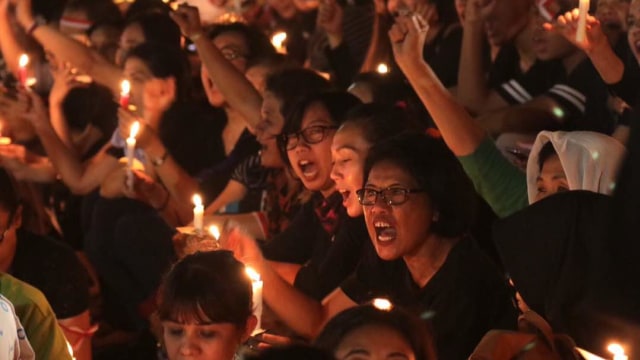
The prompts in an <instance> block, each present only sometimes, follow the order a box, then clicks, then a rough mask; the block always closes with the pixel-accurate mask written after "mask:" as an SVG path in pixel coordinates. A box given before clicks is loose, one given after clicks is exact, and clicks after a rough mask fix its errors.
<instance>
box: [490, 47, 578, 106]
mask: <svg viewBox="0 0 640 360" xmlns="http://www.w3.org/2000/svg"><path fill="white" fill-rule="evenodd" d="M512 60H514V61H518V62H519V61H520V59H519V58H514V59H512ZM497 61H498V60H497ZM499 61H506V59H505V60H499ZM495 71H497V69H495ZM496 76H497V75H496ZM565 77H566V76H565V71H564V68H563V67H562V64H561V63H560V62H559V61H536V62H535V63H534V64H533V65H532V66H531V68H530V69H529V70H528V71H527V72H525V73H523V72H522V71H520V68H519V67H518V70H517V71H516V72H515V74H514V76H513V77H512V78H510V79H508V80H506V81H504V82H503V83H501V84H499V85H497V86H496V87H495V89H496V91H498V93H499V94H500V96H501V97H502V98H503V99H504V100H505V101H506V102H508V103H509V104H511V105H517V104H524V103H526V102H528V101H531V100H532V99H533V98H534V97H536V96H538V95H540V94H543V93H544V92H545V91H547V90H549V89H550V88H551V87H552V86H553V85H554V84H555V83H556V82H557V81H558V80H562V79H564V78H565Z"/></svg>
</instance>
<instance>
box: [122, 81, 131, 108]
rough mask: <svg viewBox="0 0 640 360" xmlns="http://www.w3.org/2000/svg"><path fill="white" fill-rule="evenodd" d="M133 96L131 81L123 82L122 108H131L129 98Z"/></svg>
mask: <svg viewBox="0 0 640 360" xmlns="http://www.w3.org/2000/svg"><path fill="white" fill-rule="evenodd" d="M130 94H131V83H129V80H122V82H121V83H120V106H121V107H123V108H125V109H126V108H127V107H128V106H129V97H130Z"/></svg>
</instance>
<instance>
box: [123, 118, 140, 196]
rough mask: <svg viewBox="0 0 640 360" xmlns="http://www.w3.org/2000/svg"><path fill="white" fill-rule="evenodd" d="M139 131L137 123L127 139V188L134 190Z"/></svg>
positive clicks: (132, 127)
mask: <svg viewBox="0 0 640 360" xmlns="http://www.w3.org/2000/svg"><path fill="white" fill-rule="evenodd" d="M138 131H140V123H139V122H137V121H136V122H134V123H133V125H131V130H130V132H129V137H128V138H127V148H126V155H127V187H128V188H129V189H133V159H134V153H135V150H136V136H137V135H138Z"/></svg>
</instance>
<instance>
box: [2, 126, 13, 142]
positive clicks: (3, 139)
mask: <svg viewBox="0 0 640 360" xmlns="http://www.w3.org/2000/svg"><path fill="white" fill-rule="evenodd" d="M10 144H11V138H10V137H6V136H2V123H0V145H10Z"/></svg>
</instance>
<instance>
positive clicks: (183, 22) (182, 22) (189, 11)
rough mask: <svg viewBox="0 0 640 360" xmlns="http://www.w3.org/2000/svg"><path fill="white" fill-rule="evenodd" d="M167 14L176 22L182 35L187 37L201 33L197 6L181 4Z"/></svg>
mask: <svg viewBox="0 0 640 360" xmlns="http://www.w3.org/2000/svg"><path fill="white" fill-rule="evenodd" d="M169 16H171V18H172V19H173V21H175V23H176V24H178V26H179V27H180V31H181V32H182V35H184V36H186V37H188V38H193V37H195V36H201V35H202V32H203V31H202V22H201V21H200V13H199V12H198V8H197V7H195V6H190V5H186V4H182V5H180V6H178V9H176V11H172V12H170V13H169ZM192 40H194V41H195V39H192Z"/></svg>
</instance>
